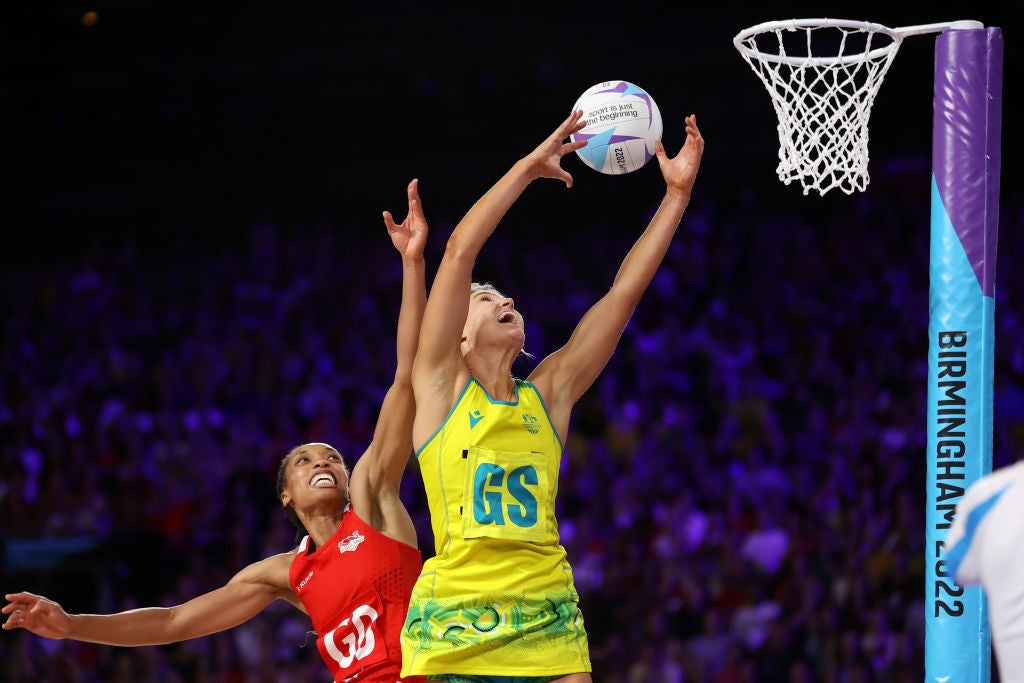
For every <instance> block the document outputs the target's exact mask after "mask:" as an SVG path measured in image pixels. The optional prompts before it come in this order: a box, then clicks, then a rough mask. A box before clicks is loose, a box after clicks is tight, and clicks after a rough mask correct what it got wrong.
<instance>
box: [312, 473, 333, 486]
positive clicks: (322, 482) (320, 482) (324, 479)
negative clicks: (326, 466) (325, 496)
mask: <svg viewBox="0 0 1024 683" xmlns="http://www.w3.org/2000/svg"><path fill="white" fill-rule="evenodd" d="M309 485H310V487H312V488H315V489H324V488H334V487H335V486H337V485H338V482H337V480H335V478H334V475H333V474H331V473H330V472H318V473H317V474H314V475H313V477H312V478H311V479H310V480H309Z"/></svg>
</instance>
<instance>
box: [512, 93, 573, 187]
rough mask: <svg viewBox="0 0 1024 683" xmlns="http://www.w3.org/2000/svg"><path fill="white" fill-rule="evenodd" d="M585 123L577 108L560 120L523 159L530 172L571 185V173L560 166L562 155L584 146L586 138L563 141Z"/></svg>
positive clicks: (538, 176)
mask: <svg viewBox="0 0 1024 683" xmlns="http://www.w3.org/2000/svg"><path fill="white" fill-rule="evenodd" d="M586 125H587V122H586V119H584V118H583V110H582V109H577V110H576V111H574V112H572V113H571V114H569V117H568V118H567V119H565V120H564V121H562V123H561V125H559V126H558V128H556V129H555V132H553V133H552V134H551V135H549V136H548V137H547V138H546V139H545V140H544V142H542V143H540V144H539V145H538V146H537V148H536V149H535V150H533V151H532V152H530V153H529V154H528V155H527V156H526V158H525V161H526V162H527V163H528V164H529V168H530V172H531V174H532V175H533V177H535V178H553V179H555V180H561V181H562V182H564V183H565V186H566V187H572V174H571V173H569V172H568V171H566V170H565V169H563V168H562V157H564V156H565V155H566V154H569V153H570V152H575V151H576V150H578V149H580V148H581V147H586V145H587V141H586V140H576V141H575V142H565V139H566V138H568V137H569V136H570V135H572V134H573V133H578V132H579V131H580V130H582V129H583V127H584V126H586Z"/></svg>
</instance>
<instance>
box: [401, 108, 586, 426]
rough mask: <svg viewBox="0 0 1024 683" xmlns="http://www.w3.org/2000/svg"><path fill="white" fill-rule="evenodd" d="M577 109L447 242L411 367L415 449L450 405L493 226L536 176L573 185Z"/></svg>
mask: <svg viewBox="0 0 1024 683" xmlns="http://www.w3.org/2000/svg"><path fill="white" fill-rule="evenodd" d="M582 116H583V112H582V111H578V110H577V111H573V112H572V113H571V114H570V115H569V116H568V117H567V118H566V119H565V120H564V121H562V123H561V124H560V125H559V126H558V127H557V128H556V129H555V130H554V132H552V133H551V134H550V135H549V136H548V137H547V138H545V139H544V141H543V142H541V143H540V145H538V146H537V147H536V148H535V149H534V150H533V151H531V152H530V153H529V154H528V155H526V156H525V157H523V158H521V159H519V160H518V161H517V162H516V163H515V164H513V166H512V167H511V168H510V169H509V171H508V172H507V173H505V175H504V176H502V177H501V178H500V179H499V180H498V181H497V182H496V183H495V184H494V185H493V186H492V187H491V188H490V189H489V190H487V192H486V193H484V195H483V196H482V197H481V198H480V199H479V200H477V202H476V203H475V204H474V205H473V206H472V208H470V210H469V211H468V212H467V213H466V215H465V216H464V217H463V218H462V220H461V221H459V224H458V225H457V226H456V227H455V230H453V231H452V234H451V236H450V237H449V238H448V243H447V245H446V248H445V253H444V256H443V257H442V259H441V263H440V264H439V266H438V269H437V274H436V275H435V277H434V282H433V284H432V285H431V288H430V297H429V298H428V300H427V307H426V311H425V312H424V315H423V325H422V327H421V329H420V343H419V349H418V351H417V355H416V363H415V365H414V368H413V387H414V388H415V390H416V398H417V403H418V410H417V412H416V423H415V425H416V426H415V427H414V435H413V438H414V441H415V443H416V444H417V445H418V444H420V443H422V442H423V440H424V439H426V438H427V437H428V436H429V434H430V433H431V432H433V430H434V429H436V427H437V425H439V424H440V423H441V420H443V419H444V416H445V415H446V414H447V412H448V409H449V408H450V407H451V405H452V401H453V399H454V396H453V394H452V388H453V386H454V384H455V383H456V381H457V376H458V373H459V372H460V371H461V370H463V369H464V367H465V366H464V362H463V360H462V352H461V350H460V347H459V343H460V342H459V340H460V337H461V335H462V329H463V326H464V325H465V324H466V316H467V313H468V310H469V296H470V285H471V284H472V278H473V268H474V266H475V264H476V259H477V256H478V255H479V253H480V250H481V249H482V248H483V245H484V244H485V243H486V241H487V239H488V238H489V237H490V236H491V235H492V234H493V232H494V230H495V229H496V228H497V227H498V223H499V222H500V221H501V219H502V218H503V217H504V216H505V214H506V213H507V212H508V210H509V208H510V207H511V206H512V204H513V203H514V202H515V201H516V200H517V199H518V198H519V196H520V195H521V194H522V193H523V190H525V189H526V187H527V186H528V185H529V184H530V183H531V182H533V181H534V180H536V179H537V178H552V179H555V180H561V181H562V182H564V183H565V185H566V187H572V184H573V178H572V175H571V174H570V173H569V172H568V171H566V170H565V169H563V168H562V166H561V162H562V157H564V156H565V155H566V154H568V153H570V152H574V151H576V150H577V149H580V148H582V147H584V146H585V145H586V144H587V143H586V141H583V140H580V141H575V142H566V140H567V138H569V136H570V135H572V134H573V133H575V132H577V131H579V130H580V129H581V128H583V126H584V125H585V121H584V120H583V118H582Z"/></svg>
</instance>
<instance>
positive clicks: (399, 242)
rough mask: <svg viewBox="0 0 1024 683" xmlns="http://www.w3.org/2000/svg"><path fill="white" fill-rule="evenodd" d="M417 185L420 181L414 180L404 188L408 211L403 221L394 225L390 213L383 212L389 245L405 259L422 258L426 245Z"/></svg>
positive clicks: (393, 219) (425, 223)
mask: <svg viewBox="0 0 1024 683" xmlns="http://www.w3.org/2000/svg"><path fill="white" fill-rule="evenodd" d="M419 183H420V181H419V180H418V179H415V178H414V179H413V180H412V181H411V182H410V183H409V187H408V188H406V194H407V195H408V198H409V209H408V213H407V214H406V216H405V220H404V221H402V222H401V223H396V222H395V218H394V216H392V215H391V212H390V211H385V212H384V226H385V227H386V228H387V229H388V235H390V236H391V243H392V244H394V245H395V249H397V250H398V253H400V254H401V255H402V256H404V257H406V258H418V257H421V256H423V247H424V246H426V243H427V219H426V217H425V216H424V215H423V203H422V202H421V201H420V192H419V187H420V185H419Z"/></svg>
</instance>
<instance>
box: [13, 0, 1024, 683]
mask: <svg viewBox="0 0 1024 683" xmlns="http://www.w3.org/2000/svg"><path fill="white" fill-rule="evenodd" d="M465 4H466V5H467V6H459V5H452V6H444V5H435V4H431V3H405V2H399V3H387V2H379V3H348V2H326V1H310V0H307V1H302V0H295V1H293V2H276V1H270V0H250V1H247V2H238V1H237V0H230V1H222V2H211V3H184V4H183V3H170V2H165V1H163V0H134V1H129V0H111V1H101V2H97V3H91V4H89V3H80V2H55V3H26V4H24V6H22V7H20V8H7V10H6V12H5V17H4V24H5V26H4V29H3V30H4V38H3V40H2V41H0V49H2V50H3V51H4V53H5V54H6V56H5V59H4V62H3V68H2V73H3V81H2V85H3V87H2V88H0V105H2V106H0V116H2V117H3V118H2V126H0V231H2V241H0V325H2V326H0V588H2V590H3V592H5V593H9V592H13V591H18V590H29V591H33V592H37V593H42V594H44V595H47V596H49V597H52V598H54V599H57V600H59V601H60V602H61V603H62V604H63V606H64V607H65V608H66V609H67V610H68V611H73V612H111V611H119V610H123V609H129V608H132V607H137V606H146V605H171V604H176V603H179V602H181V601H183V600H185V599H187V598H189V597H192V596H194V595H197V594H199V593H201V592H205V591H207V590H210V589H212V588H215V587H217V586H220V585H222V584H223V583H224V582H225V581H227V580H228V579H229V578H230V577H231V575H232V574H233V573H234V572H236V571H237V570H239V569H241V568H242V567H244V566H245V565H247V564H248V563H250V562H253V561H255V560H257V559H259V558H262V557H266V556H269V555H270V554H273V553H278V552H283V551H286V550H288V549H289V548H291V547H292V541H293V534H292V529H291V528H290V526H289V525H288V523H287V521H286V520H285V518H284V516H283V514H282V513H281V512H280V510H279V507H278V504H277V501H276V498H275V495H274V478H273V477H274V474H275V472H276V467H277V465H278V463H279V461H280V459H281V457H283V455H284V454H285V453H286V452H287V450H288V449H289V448H290V447H291V446H293V445H296V444H298V443H300V442H302V441H308V440H322V441H327V442H329V443H331V444H333V445H335V446H336V447H337V448H338V449H339V450H341V451H342V452H343V453H344V454H346V455H347V456H348V457H349V459H350V462H351V459H353V458H355V457H356V456H358V454H359V453H361V452H362V449H363V448H364V447H365V445H366V444H367V443H368V442H369V439H370V436H371V434H372V429H373V424H374V420H375V418H376V410H377V408H378V406H379V404H380V400H381V398H382V396H383V392H384V391H385V389H386V388H387V385H388V383H389V382H390V378H391V373H392V371H393V364H394V326H395V321H396V317H397V311H398V303H399V295H400V283H401V270H400V264H399V260H398V259H397V258H396V257H395V255H394V251H393V247H392V245H391V243H390V240H389V239H388V238H387V234H386V232H385V229H384V225H383V221H382V219H381V212H382V211H383V210H385V209H388V210H391V211H392V212H393V213H395V214H396V216H398V217H403V216H404V215H405V212H406V205H405V188H406V185H407V183H408V182H409V180H411V179H412V178H419V180H420V192H421V196H422V198H423V203H424V207H425V211H426V214H427V219H428V221H429V223H430V228H431V233H430V242H429V244H428V249H427V262H428V277H429V274H430V273H432V272H433V270H434V268H436V265H437V263H438V261H439V259H440V256H441V253H442V251H443V248H444V243H445V240H446V238H447V236H448V234H449V233H450V232H451V229H452V228H453V227H454V226H455V224H456V223H457V222H458V220H459V218H460V217H461V216H462V214H463V213H464V212H465V211H466V210H467V209H468V208H469V207H470V206H471V205H472V203H473V202H474V201H475V200H476V199H477V198H478V197H479V196H480V195H481V194H482V193H483V192H484V191H485V190H486V189H487V188H488V187H489V186H490V185H491V184H492V183H493V182H494V181H495V180H497V179H498V178H499V177H500V176H501V174H502V173H504V171H505V170H506V169H507V168H508V167H509V166H510V165H511V164H512V163H513V162H514V161H516V160H517V159H518V158H520V157H521V156H523V155H524V154H526V153H527V152H528V151H530V150H531V149H533V147H535V146H536V145H537V144H538V143H539V142H540V141H541V140H542V139H543V138H544V137H545V136H546V135H548V134H549V133H550V131H552V130H553V129H554V128H555V126H556V125H557V124H558V123H560V122H561V120H562V119H563V118H564V117H565V116H566V115H567V114H568V111H569V108H570V107H571V106H572V104H573V102H574V101H575V100H576V97H577V96H578V95H579V94H580V93H581V92H582V91H583V90H585V89H586V88H587V87H589V86H591V85H593V84H594V83H596V82H599V81H603V80H610V79H624V80H629V81H632V82H634V83H636V84H638V85H640V86H642V87H644V88H645V89H647V90H648V91H649V92H650V93H651V94H652V96H653V97H654V98H655V100H656V101H657V103H658V105H659V107H660V110H661V113H662V116H663V118H664V125H665V132H664V138H663V139H664V142H665V144H666V146H667V148H668V150H669V152H670V153H671V154H675V153H676V152H677V151H678V149H679V147H680V145H681V144H682V142H683V117H684V116H685V115H687V114H690V113H693V114H696V115H697V119H698V122H699V125H700V127H701V130H702V132H703V134H704V137H705V139H706V151H705V154H704V158H703V162H702V166H701V171H700V175H699V177H698V179H697V184H696V187H695V190H694V196H693V199H692V202H691V204H690V206H689V208H688V210H687V213H686V215H685V216H684V218H683V221H682V225H681V227H680V229H679V232H678V234H677V236H676V238H675V241H674V243H673V246H672V248H671V250H670V252H669V254H668V257H667V258H666V261H665V263H664V265H663V266H662V268H661V270H660V271H659V274H658V276H657V277H656V279H655V281H654V282H653V284H652V286H651V288H650V290H649V291H648V292H647V294H646V296H645V298H644V299H643V301H642V302H641V304H640V306H639V308H638V309H637V312H636V314H635V316H634V318H633V320H632V321H631V322H630V325H629V327H628V328H627V330H626V333H625V335H624V336H623V339H622V341H621V343H620V346H619V349H618V351H617V352H616V354H615V356H614V357H613V358H612V361H611V363H610V364H609V366H608V368H607V369H606V370H605V372H604V374H603V375H602V376H601V378H600V379H599V380H598V381H597V383H595V385H594V386H593V387H591V389H590V390H589V391H588V392H587V394H586V395H585V396H584V397H583V399H582V400H581V402H580V404H579V405H578V407H577V409H576V411H575V415H574V420H573V424H572V430H571V434H570V436H569V439H568V440H567V443H566V457H565V462H564V471H563V473H562V479H561V488H560V506H561V508H560V513H559V514H560V520H561V533H562V540H563V543H564V545H565V546H566V548H567V550H568V553H569V558H570V560H571V561H572V563H573V565H574V569H575V572H576V583H577V588H578V589H579V591H580V593H581V596H582V607H583V613H584V617H585V620H586V626H587V631H588V633H589V635H590V645H591V655H592V659H593V663H594V681H595V683H606V682H620V681H629V682H631V683H640V682H651V683H658V682H665V683H677V682H682V681H686V682H687V683H689V682H690V681H708V682H712V683H714V682H719V683H726V682H732V681H764V682H768V683H771V682H777V681H778V682H785V683H796V682H799V681H826V682H829V683H833V682H834V683H861V682H865V681H878V682H886V683H903V682H914V683H917V682H919V681H921V680H922V678H923V676H924V664H923V662H924V652H923V651H924V633H923V630H924V607H923V605H924V599H925V595H924V592H925V579H924V576H925V568H924V567H923V556H924V548H923V545H924V529H925V514H926V499H927V492H926V487H925V462H926V461H925V446H926V439H927V424H926V411H927V401H926V391H927V372H928V368H927V354H928V334H927V333H928V315H929V310H928V306H929V299H928V294H929V270H928V259H929V211H930V173H931V170H930V168H931V158H930V154H931V142H932V115H933V114H932V82H933V81H932V75H933V74H932V71H933V66H934V65H933V61H934V60H933V53H934V45H935V35H934V34H929V35H922V36H911V37H908V38H906V39H905V40H904V42H903V45H902V46H901V47H900V50H899V53H898V54H897V56H896V58H895V61H894V62H893V65H892V67H891V69H890V71H889V73H888V75H887V76H886V78H885V81H884V82H883V84H882V85H881V87H880V91H879V94H878V97H877V99H876V100H875V103H874V107H873V110H872V113H871V124H870V143H869V150H870V158H871V163H870V183H869V185H868V187H867V189H866V191H865V192H863V193H857V194H854V195H846V194H844V193H842V192H839V191H832V192H830V193H829V194H827V195H825V196H824V197H822V196H819V195H817V194H810V195H806V196H805V195H803V194H802V192H801V190H800V188H799V187H797V186H796V185H790V186H786V185H783V184H782V183H781V182H780V181H779V180H778V179H777V177H776V175H775V167H776V164H777V161H778V137H777V133H776V126H777V123H778V122H777V119H776V116H775V112H774V110H773V108H772V106H771V102H770V99H769V97H768V94H767V92H765V90H764V87H763V86H762V85H761V83H760V82H759V81H758V80H757V78H756V77H755V75H754V74H753V73H752V71H751V70H750V68H749V67H748V65H747V64H746V63H744V61H743V60H742V58H741V57H740V55H739V54H738V52H737V51H736V50H735V48H734V47H733V45H732V37H733V35H735V34H736V33H737V32H738V31H740V30H741V29H743V28H746V27H748V26H751V25H753V24H756V23H760V22H763V21H769V20H775V19H791V18H802V17H827V16H832V17H834V18H843V19H857V20H865V21H872V22H877V23H881V24H884V25H886V26H890V27H900V26H908V25H917V24H926V23H933V22H941V21H952V20H958V19H975V20H978V21H981V22H982V23H984V24H985V25H986V26H996V27H1000V28H1001V29H1002V31H1003V38H1004V41H1005V54H1004V64H1003V73H1004V79H1003V129H1002V135H1003V139H1002V169H1001V173H1002V181H1001V200H1000V206H999V211H1000V216H999V218H1000V220H999V247H998V264H999V265H998V270H997V277H996V281H997V289H996V297H995V307H996V310H995V321H996V334H995V368H994V392H993V393H994V396H993V399H994V406H993V416H994V420H993V453H992V459H993V465H994V466H1000V465H1005V464H1008V463H1010V462H1013V461H1014V460H1016V459H1017V458H1018V457H1019V454H1021V453H1024V272H1022V270H1021V269H1020V268H1019V264H1020V263H1021V262H1022V259H1024V204H1022V192H1021V188H1022V185H1021V173H1020V166H1019V160H1018V156H1019V152H1020V151H1022V150H1024V146H1022V144H1021V133H1020V126H1019V125H1018V118H1019V113H1020V111H1021V110H1020V88H1021V85H1022V84H1024V73H1022V72H1024V69H1022V61H1024V56H1022V53H1021V47H1022V44H1024V41H1022V22H1021V21H1020V12H1019V8H1013V9H1012V11H1011V3H1010V2H1003V3H996V2H980V3H967V4H956V5H954V4H953V3H948V4H945V5H944V6H943V5H942V4H932V5H930V6H928V7H926V8H923V9H920V10H917V11H913V10H911V9H909V8H904V7H902V6H897V5H898V3H871V4H867V5H865V4H863V3H861V4H858V5H857V6H856V8H855V13H851V12H850V11H846V10H842V11H840V10H838V9H835V8H832V7H831V6H830V7H829V8H827V9H826V8H824V7H823V6H816V5H813V4H811V3H806V4H796V3H776V4H774V5H770V6H767V5H762V6H761V7H756V8H754V9H743V10H740V9H736V8H732V7H724V6H723V7H721V8H715V7H708V6H701V5H697V6H694V5H692V4H690V5H688V4H687V3H672V6H671V7H668V8H665V7H659V5H662V4H664V3H646V2H633V3H621V4H617V3H557V2H552V3H522V4H518V3H511V4H510V3H502V4H498V3H465ZM563 167H564V168H565V169H566V170H568V171H570V172H571V173H572V174H573V176H574V178H575V186H574V187H573V188H572V189H566V188H565V187H564V186H563V185H562V184H561V183H557V182H553V181H538V182H536V183H534V184H533V185H532V186H531V187H530V188H529V189H528V190H527V191H526V193H525V194H524V196H523V197H522V199H521V200H520V201H519V202H518V203H517V204H516V205H515V206H514V207H513V209H512V210H511V211H510V212H509V215H508V216H507V218H506V219H505V221H504V222H503V224H502V226H501V227H500V228H499V230H498V232H497V233H496V235H495V237H494V238H493V239H492V240H491V242H490V243H489V244H488V245H487V246H486V247H485V249H484V252H483V254H482V256H481V259H480V261H479V268H478V271H477V273H476V279H478V280H484V281H490V282H493V283H494V284H495V285H496V286H498V287H499V288H501V289H502V290H504V291H505V292H506V293H508V294H509V295H511V296H513V297H514V298H515V301H516V305H517V308H519V309H520V310H521V311H522V312H523V314H524V316H525V318H526V321H527V329H528V341H527V350H528V351H530V352H531V353H532V354H533V355H534V356H535V357H537V358H542V357H544V355H546V354H547V353H549V352H551V351H552V350H554V349H555V348H557V347H558V346H559V345H561V343H563V342H564V341H565V340H566V338H567V336H568V334H569V333H570V332H571V331H572V329H573V327H574V325H575V323H576V322H577V320H578V318H579V316H580V315H581V314H582V313H583V311H584V310H585V306H586V305H587V304H589V303H590V302H591V301H594V300H596V299H597V298H598V297H599V296H600V295H601V294H602V293H603V291H604V290H605V289H606V288H607V287H608V286H609V285H610V283H611V281H612V279H613V278H614V276H615V272H616V269H617V268H618V265H619V263H620V261H621V259H622V257H623V255H624V254H625V253H626V251H627V250H628V248H629V246H630V245H631V244H632V242H633V240H635V239H636V237H637V236H638V235H639V234H640V232H641V231H642V229H643V228H644V226H645V225H646V224H647V221H648V220H649V218H650V216H651V214H652V212H653V210H654V208H655V207H656V206H657V203H658V202H659V200H660V198H661V196H662V193H663V188H664V183H663V182H662V180H661V177H660V174H659V172H658V168H657V165H656V163H651V164H649V165H648V166H645V167H644V168H642V169H640V170H639V171H636V172H634V173H631V174H629V175H626V176H603V175H601V174H599V173H597V172H595V171H593V170H590V169H589V168H587V167H585V166H584V165H583V163H582V162H581V161H580V160H579V159H577V158H576V157H575V156H570V157H567V158H566V159H565V160H564V162H563ZM530 367H531V366H530V365H529V362H528V361H527V360H526V359H523V365H522V366H520V367H519V368H518V372H519V374H520V375H522V376H525V375H526V374H527V373H528V372H529V370H530ZM403 497H404V500H405V501H406V504H407V505H408V506H409V508H410V510H412V512H413V515H414V518H415V520H416V521H417V524H418V528H419V530H420V539H421V548H422V550H423V552H424V553H425V555H429V554H432V552H433V539H432V536H431V532H430V527H429V522H428V519H427V510H426V505H425V500H424V497H423V493H422V486H421V483H420V481H419V475H418V472H417V470H416V466H415V462H414V460H412V459H411V463H410V467H409V470H408V473H407V475H406V477H405V479H404V483H403ZM309 629H310V625H309V622H308V619H307V618H306V617H305V616H304V615H303V614H301V613H300V612H298V611H297V610H295V609H294V608H292V607H290V606H288V605H286V604H284V603H276V604H274V605H272V606H271V607H269V608H268V609H266V610H265V611H264V612H263V613H262V614H260V615H259V616H258V617H256V618H255V619H254V620H252V621H251V622H249V623H247V624H245V625H243V626H242V627H239V628H236V629H234V630H231V631H228V632H224V633H221V634H217V635H214V636H210V637H206V638H200V639H196V640H193V641H188V642H185V643H180V644H176V645H166V646H160V647H144V648H117V647H108V646H97V645H88V644H81V643H76V642H72V641H52V640H46V639H42V638H38V637H35V636H32V635H30V634H27V633H25V632H23V631H20V630H16V631H4V632H3V633H2V634H0V681H4V682H10V683H22V682H28V681H33V682H42V681H46V682H58V681H60V682H63V681H67V682H74V683H95V682H100V681H165V682H177V681H190V682H191V681H206V682H216V683H221V682H223V683H241V682H249V681H253V682H260V683H263V682H268V681H296V682H297V681H310V680H325V679H326V671H325V670H324V667H323V663H322V662H321V661H320V658H319V655H318V653H317V651H316V647H315V645H314V638H313V637H312V636H310V635H309V634H308V633H307V632H308V630H309ZM997 679H998V676H997V674H996V673H995V671H993V680H997Z"/></svg>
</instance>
